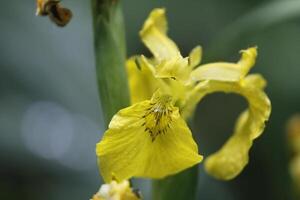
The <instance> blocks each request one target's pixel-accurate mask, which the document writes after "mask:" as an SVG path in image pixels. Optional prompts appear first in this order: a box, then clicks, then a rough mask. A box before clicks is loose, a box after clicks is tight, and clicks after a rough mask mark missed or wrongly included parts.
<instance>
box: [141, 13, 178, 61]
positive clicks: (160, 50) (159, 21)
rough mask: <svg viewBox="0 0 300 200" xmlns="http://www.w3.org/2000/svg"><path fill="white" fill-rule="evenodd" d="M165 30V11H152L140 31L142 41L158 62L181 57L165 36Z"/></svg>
mask: <svg viewBox="0 0 300 200" xmlns="http://www.w3.org/2000/svg"><path fill="white" fill-rule="evenodd" d="M167 29H168V23H167V20H166V16H165V10H164V9H154V10H153V11H152V12H151V13H150V15H149V17H148V18H147V20H146V21H145V23H144V26H143V28H142V30H141V31H140V36H141V38H142V41H143V42H144V44H145V45H146V46H147V47H148V48H149V50H150V51H151V52H152V54H153V55H154V57H155V58H156V59H158V60H159V61H161V60H168V59H172V58H181V57H182V56H181V55H180V52H179V50H178V47H177V46H176V44H175V43H174V42H173V41H172V40H171V39H170V38H169V37H168V36H167Z"/></svg>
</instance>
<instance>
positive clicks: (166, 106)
mask: <svg viewBox="0 0 300 200" xmlns="http://www.w3.org/2000/svg"><path fill="white" fill-rule="evenodd" d="M172 112H173V109H172V105H171V97H170V96H161V97H158V98H155V99H153V100H152V101H151V103H150V106H149V108H147V109H146V113H145V115H144V116H143V118H144V119H145V122H144V123H143V126H145V131H146V132H148V133H149V134H150V136H151V138H152V142H154V140H155V139H156V137H157V136H158V135H160V134H165V133H166V132H167V130H168V129H169V128H170V127H171V124H170V123H171V121H172V118H171V114H172Z"/></svg>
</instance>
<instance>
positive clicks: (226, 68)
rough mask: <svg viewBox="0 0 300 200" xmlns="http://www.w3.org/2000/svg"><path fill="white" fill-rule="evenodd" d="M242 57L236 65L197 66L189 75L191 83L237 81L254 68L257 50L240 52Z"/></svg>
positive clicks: (222, 63)
mask: <svg viewBox="0 0 300 200" xmlns="http://www.w3.org/2000/svg"><path fill="white" fill-rule="evenodd" d="M241 52H242V57H241V59H240V61H239V62H237V63H227V62H216V63H209V64H205V65H201V66H199V67H198V68H197V69H195V70H194V71H193V72H192V73H191V80H192V81H202V80H218V81H239V80H241V79H242V78H243V77H245V76H246V74H247V73H248V72H249V70H250V69H251V68H252V67H253V66H254V64H255V60H256V56H257V48H256V47H252V48H249V49H247V50H242V51H241Z"/></svg>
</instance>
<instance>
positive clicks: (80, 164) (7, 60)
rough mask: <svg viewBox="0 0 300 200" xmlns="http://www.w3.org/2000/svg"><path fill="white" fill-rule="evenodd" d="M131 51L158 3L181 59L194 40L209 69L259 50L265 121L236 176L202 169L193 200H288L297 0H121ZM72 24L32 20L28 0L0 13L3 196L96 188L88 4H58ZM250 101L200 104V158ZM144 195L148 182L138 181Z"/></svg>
mask: <svg viewBox="0 0 300 200" xmlns="http://www.w3.org/2000/svg"><path fill="white" fill-rule="evenodd" d="M122 1H123V7H124V15H125V21H126V31H127V45H128V56H130V55H133V54H140V53H147V51H146V49H145V47H144V46H143V45H142V43H141V41H140V39H139V37H138V31H139V29H140V28H141V26H142V23H143V21H144V20H145V18H146V17H147V15H148V14H149V12H150V11H151V9H152V8H155V7H165V8H166V9H167V15H168V19H169V30H170V31H169V34H170V36H171V37H172V38H173V39H174V40H175V41H176V43H177V44H178V46H179V47H180V49H181V51H182V53H183V54H184V55H187V54H188V52H189V51H190V50H191V49H192V48H193V47H194V46H196V45H198V44H200V45H202V47H203V49H204V58H203V59H204V62H209V61H221V60H226V61H233V62H235V61H236V60H238V59H239V54H238V52H239V50H240V49H245V48H247V47H250V46H254V45H257V46H258V48H259V57H258V60H257V64H256V66H255V68H254V69H253V72H259V73H261V74H263V76H264V77H265V78H266V79H267V81H268V87H267V93H268V95H269V97H270V99H271V101H272V106H273V110H272V114H271V119H270V121H269V122H268V123H267V128H266V130H265V132H264V134H263V135H262V136H261V137H260V138H258V139H257V140H256V141H255V143H254V145H253V148H252V150H251V154H250V164H249V165H248V166H247V167H246V168H245V170H244V171H243V172H242V174H241V175H240V176H238V177H237V178H236V179H234V180H232V181H229V182H221V181H217V180H215V179H213V178H212V177H209V176H207V175H206V174H205V172H204V171H203V169H202V165H200V167H199V169H200V175H199V185H198V196H199V198H198V199H205V200H215V199H222V200H242V199H243V200H248V199H249V200H250V199H251V200H253V199H264V200H265V199H272V200H287V199H288V200H289V199H296V198H294V194H293V193H294V192H293V188H292V187H293V186H292V184H291V180H290V177H289V173H288V161H289V157H288V155H289V153H288V151H287V150H288V149H287V146H286V137H285V132H284V130H285V123H286V121H287V119H288V118H289V117H290V116H291V115H293V114H294V113H297V112H299V109H300V103H299V102H300V92H299V91H300V84H299V80H300V79H299V76H300V59H299V53H300V1H299V0H277V1H276V0H273V1H271V0H252V1H249V0H225V1H224V0H185V1H182V0H152V1H146V0H122ZM63 3H64V5H65V6H66V7H68V8H70V9H72V11H73V13H74V18H73V20H72V21H71V23H70V24H69V25H68V26H67V27H65V28H58V27H56V26H55V25H54V24H52V23H51V22H50V21H49V20H48V19H47V18H42V17H36V16H35V1H34V0H32V1H29V2H27V1H19V0H10V1H3V2H2V3H1V7H0V27H1V30H0V199H11V200H14V199H22V200H39V199H43V200H65V199H74V200H75V199H78V200H82V199H89V197H91V196H92V194H94V193H95V192H96V191H97V190H98V188H99V186H100V184H101V179H100V176H99V173H98V170H97V165H96V158H95V150H94V149H95V143H96V142H97V141H98V140H99V139H100V138H101V135H102V133H103V131H104V130H105V127H104V126H103V120H102V116H101V108H100V103H99V98H98V92H97V85H96V77H95V62H94V51H93V50H94V49H93V32H92V21H91V20H92V18H91V9H90V1H84V0H64V1H63ZM245 107H246V102H245V100H244V99H242V98H241V97H238V96H236V95H225V94H221V93H220V94H213V95H210V96H208V97H207V98H206V99H205V100H204V101H203V102H201V104H200V105H199V106H198V109H197V113H196V116H195V119H194V123H195V124H197V127H196V128H195V129H194V130H193V133H194V134H196V135H197V136H196V137H198V138H199V142H198V143H199V146H200V147H199V148H200V151H201V152H202V153H203V154H204V156H205V155H208V154H209V153H212V152H214V151H215V150H217V149H218V148H219V147H220V146H221V145H222V144H223V142H224V141H225V140H226V138H228V137H229V135H230V133H231V131H232V129H233V124H234V121H235V119H236V117H237V116H238V114H239V113H240V112H241V111H242V110H243V109H244V108H245ZM134 184H135V187H139V188H141V190H142V193H143V194H144V196H145V199H150V183H149V181H146V180H144V181H134Z"/></svg>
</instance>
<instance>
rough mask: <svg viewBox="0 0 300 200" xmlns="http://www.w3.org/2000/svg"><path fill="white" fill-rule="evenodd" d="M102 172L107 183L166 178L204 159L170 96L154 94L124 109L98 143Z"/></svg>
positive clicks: (97, 150)
mask: <svg viewBox="0 0 300 200" xmlns="http://www.w3.org/2000/svg"><path fill="white" fill-rule="evenodd" d="M96 154H97V156H98V161H99V166H100V172H101V174H102V176H103V178H104V180H105V182H110V181H111V180H112V178H113V177H115V178H116V179H117V180H120V181H122V180H125V179H128V178H131V177H147V178H163V177H165V176H168V175H171V174H175V173H177V172H179V171H181V170H184V169H186V168H189V167H191V166H193V165H195V164H197V163H199V162H201V160H202V156H200V155H199V154H198V147H197V144H196V143H195V141H194V140H193V138H192V134H191V131H190V129H189V128H188V126H187V125H186V123H185V121H184V120H183V119H182V118H181V117H180V115H179V111H178V108H176V107H174V106H173V105H172V103H171V100H170V97H169V96H160V95H158V94H157V93H155V94H154V96H153V98H152V99H151V101H149V100H146V101H142V102H140V103H136V104H134V105H132V106H130V107H128V108H125V109H122V110H120V111H119V112H118V113H117V114H116V115H115V116H114V117H113V119H112V121H111V122H110V124H109V129H108V130H107V131H106V132H105V133H104V136H103V138H102V140H101V141H100V142H99V143H98V144H97V148H96Z"/></svg>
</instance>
